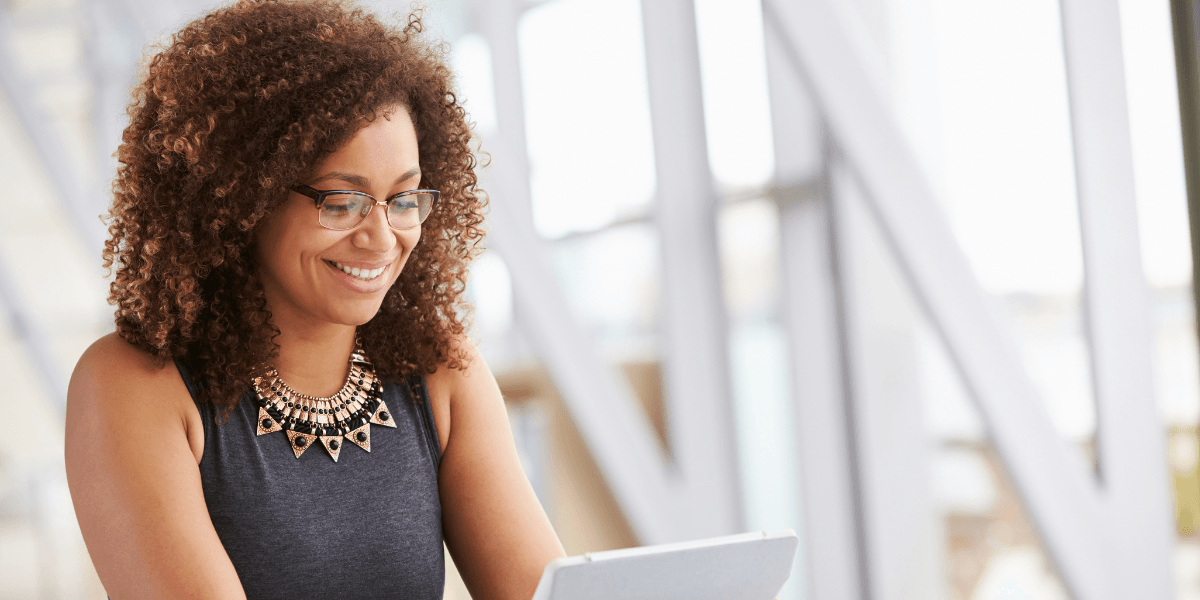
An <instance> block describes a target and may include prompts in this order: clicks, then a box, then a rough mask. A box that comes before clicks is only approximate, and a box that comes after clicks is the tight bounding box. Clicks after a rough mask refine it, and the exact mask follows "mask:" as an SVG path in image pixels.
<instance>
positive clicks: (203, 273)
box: [104, 0, 486, 410]
mask: <svg viewBox="0 0 1200 600" xmlns="http://www.w3.org/2000/svg"><path fill="white" fill-rule="evenodd" d="M421 30H422V26H421V20H420V13H419V12H417V13H413V14H411V15H409V17H408V19H407V21H406V22H405V23H404V25H403V26H402V27H398V28H391V27H388V26H386V25H385V24H383V23H381V22H380V21H379V20H378V19H377V18H376V17H374V16H373V15H371V14H369V13H367V12H365V11H364V10H363V9H361V8H357V7H353V6H347V5H346V4H345V3H344V2H339V1H336V0H303V1H301V0H242V1H240V2H237V3H235V4H233V5H231V6H227V7H224V8H221V9H218V10H216V11H214V12H212V13H210V14H208V15H206V16H204V17H202V18H200V19H198V20H196V21H194V22H192V23H191V24H189V25H187V26H185V27H184V28H183V29H182V30H181V31H179V32H178V33H176V34H175V35H174V36H173V37H172V38H171V40H170V41H169V43H167V44H165V46H164V47H162V48H161V49H160V51H159V52H158V53H157V54H155V55H154V56H153V57H152V58H151V60H150V61H149V63H148V65H147V67H146V70H145V72H144V74H143V76H142V79H141V82H140V84H139V85H138V86H137V87H135V88H134V91H133V97H134V99H133V103H132V104H131V106H130V108H129V116H130V124H129V127H127V128H126V129H125V132H124V135H123V137H122V144H121V146H120V149H119V150H118V151H117V158H118V160H119V162H120V165H119V167H118V169H117V177H116V179H115V181H114V184H113V192H114V200H113V206H112V210H111V212H110V217H109V218H110V221H109V233H110V235H111V239H109V240H108V241H107V242H106V243H105V250H104V262H105V266H106V267H107V268H109V269H115V271H116V276H115V279H114V281H113V283H112V285H111V287H110V295H109V302H110V303H111V304H115V305H116V307H117V309H116V326H117V332H118V333H119V334H120V336H121V337H122V338H124V339H125V340H127V341H128V342H129V343H131V344H133V345H134V346H137V347H139V348H141V349H143V350H145V351H146V352H149V353H150V354H152V355H153V356H154V357H155V358H156V359H157V360H158V361H159V362H160V364H166V362H167V361H170V360H172V359H174V360H179V361H180V362H182V363H183V364H185V365H187V366H188V367H189V371H191V372H192V375H193V378H194V379H195V380H196V382H197V384H199V385H198V387H199V393H200V399H201V400H202V401H206V402H212V403H214V404H215V405H217V406H220V407H222V408H224V409H227V410H228V409H231V408H232V407H233V406H234V405H236V404H237V402H238V400H239V399H240V397H241V395H242V394H243V393H244V392H245V390H246V389H247V388H248V386H249V385H250V383H251V381H252V379H253V377H255V376H256V375H259V374H261V373H263V372H264V369H265V365H266V364H267V363H268V362H269V361H271V360H272V359H274V358H275V357H276V356H278V351H279V348H278V346H277V345H276V343H275V341H274V338H275V336H276V335H278V333H279V332H278V330H277V329H276V328H275V327H274V325H272V321H271V312H270V310H269V309H268V307H267V304H266V300H265V298H264V296H263V288H262V285H261V282H260V280H259V278H258V276H257V274H256V264H255V258H254V256H255V253H254V243H255V226H256V224H258V223H259V222H260V221H262V219H263V218H264V216H266V215H268V214H269V213H270V212H271V211H272V210H273V209H274V208H275V207H277V206H279V205H280V203H281V202H282V201H283V200H284V199H285V198H286V197H287V194H288V188H289V186H291V185H293V184H294V183H296V182H297V181H299V179H300V178H301V177H302V176H304V175H305V174H306V173H307V171H308V170H309V169H311V168H312V166H313V165H315V164H317V163H318V162H319V161H320V160H322V159H323V158H324V157H326V156H328V155H329V154H331V153H332V152H334V151H335V150H336V149H337V148H339V147H341V146H342V145H344V144H345V143H346V142H348V141H349V139H350V138H351V137H352V136H353V135H354V134H355V133H356V132H357V131H358V130H359V129H361V128H362V127H364V126H366V125H367V124H368V123H370V122H371V121H372V120H374V119H375V118H378V117H380V116H382V115H385V114H387V113H388V112H389V111H390V110H391V109H392V108H393V107H396V106H401V105H402V106H404V107H406V108H407V109H408V112H409V114H410V115H411V117H412V120H413V125H414V126H415V128H416V132H417V144H418V148H419V152H420V168H421V174H422V175H421V177H422V179H421V187H423V188H433V189H438V190H440V191H441V200H440V201H439V203H438V206H437V208H436V209H435V210H434V211H433V213H432V214H431V215H430V216H429V218H428V220H427V221H425V223H424V225H423V230H422V235H421V239H420V242H419V243H418V245H417V246H416V247H415V248H414V250H413V254H412V256H411V257H410V258H409V260H408V263H407V264H406V266H405V268H404V270H403V272H402V273H401V275H400V278H399V279H398V280H397V281H396V283H395V285H393V286H392V288H391V289H390V290H389V291H388V292H387V295H386V297H385V298H384V300H383V304H382V306H381V307H380V309H379V312H378V314H376V315H375V317H374V318H373V319H372V320H371V321H370V322H368V323H367V324H365V325H363V326H360V327H359V335H360V337H361V339H362V342H363V346H364V348H365V350H366V351H367V353H368V355H369V356H370V357H371V359H372V361H373V362H374V364H375V367H376V369H377V371H378V372H379V374H380V375H382V376H383V377H387V378H391V379H394V380H399V379H401V378H404V377H407V376H410V375H412V374H414V373H417V372H425V373H430V372H432V371H433V370H434V369H435V368H436V366H437V365H438V364H441V363H449V366H450V367H451V368H460V367H461V366H462V364H463V361H464V360H465V356H464V355H463V354H462V353H461V351H460V350H458V349H457V348H458V347H457V345H456V343H455V342H456V338H457V337H458V336H460V335H461V334H462V333H463V331H464V319H465V318H466V315H468V314H469V307H468V306H467V305H466V304H465V302H464V300H463V290H464V287H465V285H466V275H467V273H466V267H467V263H468V262H469V261H470V259H471V258H472V257H473V255H474V254H475V252H476V247H477V244H478V243H479V241H480V240H481V239H482V237H483V231H482V229H481V224H482V222H483V210H484V207H485V204H486V198H485V196H484V195H483V193H482V192H481V191H480V190H479V189H477V188H476V178H475V171H474V169H475V166H476V158H475V155H474V154H473V153H472V151H471V147H470V139H471V131H470V124H469V123H468V121H467V117H466V113H465V111H464V110H463V108H462V107H461V106H460V105H459V103H458V101H457V99H456V97H455V94H454V91H453V87H452V84H453V78H452V74H451V72H450V70H449V69H448V68H447V66H446V62H445V56H444V55H445V49H444V45H440V44H430V43H428V42H427V41H425V40H424V39H423V38H422V36H421Z"/></svg>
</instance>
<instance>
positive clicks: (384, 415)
mask: <svg viewBox="0 0 1200 600" xmlns="http://www.w3.org/2000/svg"><path fill="white" fill-rule="evenodd" d="M390 418H391V417H390V416H389V415H388V414H387V411H386V410H384V411H380V412H379V420H380V421H386V420H388V419H390Z"/></svg>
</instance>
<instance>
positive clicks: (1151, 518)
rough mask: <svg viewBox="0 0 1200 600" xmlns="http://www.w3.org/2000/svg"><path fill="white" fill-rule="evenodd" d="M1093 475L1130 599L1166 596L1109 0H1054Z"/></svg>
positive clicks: (1167, 548) (1157, 466) (1164, 520)
mask: <svg viewBox="0 0 1200 600" xmlns="http://www.w3.org/2000/svg"><path fill="white" fill-rule="evenodd" d="M1061 7H1062V25H1063V41H1064V49H1065V58H1066V66H1067V83H1068V93H1069V97H1070V103H1071V125H1072V135H1073V138H1074V143H1075V144H1074V145H1075V174H1076V182H1077V189H1078V190H1079V192H1078V193H1079V214H1080V233H1081V234H1082V238H1083V239H1082V241H1083V257H1084V266H1085V267H1086V277H1085V289H1086V292H1087V293H1086V295H1085V302H1086V307H1087V330H1088V337H1089V341H1090V342H1091V358H1092V373H1093V379H1094V382H1095V383H1094V389H1095V393H1096V401H1097V416H1098V424H1099V426H1098V428H1097V443H1098V448H1099V458H1100V475H1101V479H1102V481H1103V484H1104V491H1105V492H1106V497H1105V501H1106V504H1107V506H1106V508H1107V510H1108V513H1109V517H1110V518H1109V519H1108V522H1109V524H1110V526H1111V528H1112V534H1113V540H1112V544H1113V546H1112V550H1113V552H1114V554H1115V556H1114V560H1115V562H1116V563H1118V564H1120V565H1121V568H1120V569H1119V571H1118V574H1119V575H1120V576H1121V578H1122V580H1123V581H1122V583H1123V586H1124V590H1125V594H1126V596H1125V597H1137V598H1145V599H1147V600H1168V599H1169V598H1173V597H1174V596H1173V593H1172V590H1171V587H1172V580H1171V578H1172V575H1171V546H1172V538H1173V533H1172V531H1171V500H1170V496H1169V493H1170V475H1169V473H1168V472H1167V458H1166V440H1165V439H1164V435H1163V423H1162V422H1161V420H1160V418H1159V415H1158V408H1157V406H1156V404H1155V402H1154V396H1153V372H1152V371H1153V365H1152V363H1151V360H1152V356H1153V352H1154V348H1153V345H1152V344H1151V341H1150V335H1151V323H1150V302H1149V299H1148V293H1147V292H1148V290H1147V285H1146V280H1145V277H1144V276H1143V274H1142V264H1141V246H1140V244H1139V243H1138V226H1137V207H1136V204H1135V201H1134V183H1133V152H1132V144H1131V141H1130V134H1129V111H1128V106H1127V103H1126V98H1125V75H1124V60H1123V58H1124V57H1123V56H1122V52H1121V24H1120V14H1119V13H1118V7H1117V2H1116V0H1087V1H1083V0H1061Z"/></svg>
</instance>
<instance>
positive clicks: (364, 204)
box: [320, 192, 433, 229]
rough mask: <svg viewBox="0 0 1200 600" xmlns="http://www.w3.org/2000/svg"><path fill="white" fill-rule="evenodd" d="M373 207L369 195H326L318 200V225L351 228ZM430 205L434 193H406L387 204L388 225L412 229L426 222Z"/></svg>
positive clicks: (332, 227) (373, 201) (372, 200)
mask: <svg viewBox="0 0 1200 600" xmlns="http://www.w3.org/2000/svg"><path fill="white" fill-rule="evenodd" d="M374 206H375V199H374V198H371V197H370V196H363V195H361V194H329V195H327V196H325V199H324V200H323V201H322V202H321V208H320V220H321V225H323V226H325V227H328V228H330V229H351V228H353V227H356V226H358V224H359V223H362V221H363V219H365V218H366V217H367V215H368V214H370V213H371V210H372V208H374ZM432 207H433V194H430V193H428V192H417V193H415V194H405V195H404V196H401V197H399V198H396V199H394V200H392V201H391V202H390V203H389V204H388V207H387V211H388V224H390V225H391V226H392V227H395V228H396V229H411V228H413V227H416V226H417V225H420V224H421V223H422V222H424V221H425V217H427V216H429V209H430V208H432Z"/></svg>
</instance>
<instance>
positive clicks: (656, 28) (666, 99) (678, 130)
mask: <svg viewBox="0 0 1200 600" xmlns="http://www.w3.org/2000/svg"><path fill="white" fill-rule="evenodd" d="M641 4H642V28H643V32H644V37H645V46H646V76H647V80H648V81H647V83H648V92H649V99H650V116H651V126H652V129H653V135H654V160H655V169H656V174H657V183H658V188H657V195H656V202H657V205H656V207H655V210H656V213H657V215H658V218H657V223H658V233H659V240H660V248H661V256H662V268H663V273H662V281H663V309H664V310H663V321H662V327H663V333H662V336H661V337H660V339H661V340H662V357H663V392H664V399H665V400H666V409H667V410H666V415H667V431H668V443H669V445H670V449H671V455H672V457H673V458H674V459H675V464H676V466H677V467H678V468H679V469H680V471H681V474H682V475H683V478H684V480H685V481H686V486H687V502H686V503H685V506H684V507H681V508H685V507H686V508H687V509H689V510H690V512H691V516H690V520H691V522H692V523H693V525H692V528H691V529H692V532H693V535H695V536H696V537H703V536H715V535H722V534H728V533H735V532H738V531H740V530H741V528H742V522H743V515H742V508H741V493H740V489H741V486H740V485H739V478H738V474H737V444H736V440H735V438H734V427H733V405H732V401H731V400H732V393H731V387H730V381H729V364H728V363H729V361H728V342H727V339H726V337H727V331H726V328H727V323H726V322H727V318H726V314H725V302H724V298H723V297H722V292H721V276H720V269H719V264H720V263H719V257H718V253H717V228H716V218H717V208H718V206H717V193H716V190H715V187H714V185H713V181H712V175H711V170H710V168H709V162H708V143H707V139H706V137H705V128H704V104H703V94H702V91H701V84H700V54H699V46H698V41H697V34H696V15H695V8H694V6H693V3H692V0H645V1H643V2H642V3H641Z"/></svg>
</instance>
